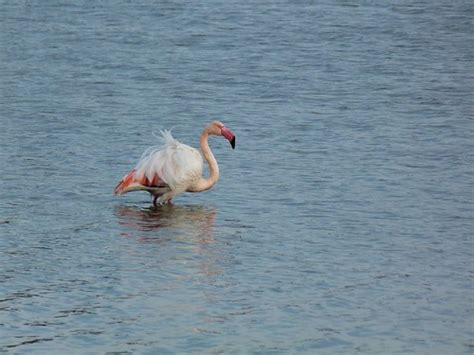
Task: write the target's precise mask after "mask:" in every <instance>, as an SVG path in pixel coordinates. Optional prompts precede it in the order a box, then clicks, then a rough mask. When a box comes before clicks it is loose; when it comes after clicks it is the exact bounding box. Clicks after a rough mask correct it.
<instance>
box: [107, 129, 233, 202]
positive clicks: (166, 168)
mask: <svg viewBox="0 0 474 355" xmlns="http://www.w3.org/2000/svg"><path fill="white" fill-rule="evenodd" d="M161 134H162V137H161V140H162V142H163V145H161V146H155V147H150V148H148V149H147V150H145V152H144V153H143V155H142V157H141V158H140V160H139V161H138V163H137V164H136V165H135V168H133V169H132V170H131V171H130V172H129V173H128V174H127V175H125V176H124V177H123V178H122V180H121V181H120V182H119V183H118V185H117V186H116V187H115V189H114V193H115V195H123V194H125V193H127V192H130V191H138V190H144V191H148V192H149V193H150V195H151V198H152V202H153V205H154V206H156V205H157V204H168V203H171V200H172V198H173V197H174V196H176V195H178V194H180V193H182V192H202V191H206V190H209V189H210V188H211V187H213V186H214V184H215V183H216V182H217V180H218V179H219V166H218V165H217V161H216V158H214V155H213V154H212V151H211V149H210V148H209V143H208V139H209V136H210V135H215V136H223V137H224V138H225V139H227V140H228V141H229V142H230V145H231V146H232V149H234V148H235V135H234V133H232V131H231V130H230V129H229V128H227V127H225V126H224V124H223V123H222V122H219V121H214V122H211V123H209V125H207V127H206V128H204V130H203V132H202V134H201V139H200V146H201V152H202V154H203V155H204V159H206V161H207V163H208V165H209V177H208V178H204V177H203V176H202V171H203V157H202V155H201V153H199V151H198V150H197V149H195V148H192V147H190V146H188V145H186V144H183V143H180V142H178V141H177V140H176V139H174V138H173V136H172V135H171V132H170V131H167V130H164V131H161Z"/></svg>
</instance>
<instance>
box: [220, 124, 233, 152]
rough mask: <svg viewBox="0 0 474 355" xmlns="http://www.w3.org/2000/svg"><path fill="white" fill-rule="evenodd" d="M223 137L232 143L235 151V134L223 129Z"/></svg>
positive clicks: (225, 128)
mask: <svg viewBox="0 0 474 355" xmlns="http://www.w3.org/2000/svg"><path fill="white" fill-rule="evenodd" d="M221 132H222V135H223V136H224V138H225V139H227V140H228V141H229V142H230V145H231V146H232V149H235V134H234V133H232V131H231V130H230V129H228V128H227V127H223V128H221Z"/></svg>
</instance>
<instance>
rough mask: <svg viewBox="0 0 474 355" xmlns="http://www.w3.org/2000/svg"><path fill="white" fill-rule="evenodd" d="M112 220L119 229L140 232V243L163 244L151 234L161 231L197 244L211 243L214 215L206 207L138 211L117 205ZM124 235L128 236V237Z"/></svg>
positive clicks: (171, 206) (148, 208)
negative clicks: (189, 239)
mask: <svg viewBox="0 0 474 355" xmlns="http://www.w3.org/2000/svg"><path fill="white" fill-rule="evenodd" d="M115 216H116V217H117V219H118V223H119V224H120V225H121V226H124V227H127V228H129V229H132V230H135V231H139V232H141V233H139V234H140V236H139V237H138V239H139V240H140V241H142V242H156V243H160V242H162V241H163V239H162V238H160V235H159V234H156V233H153V232H154V231H155V232H156V231H160V230H161V231H163V232H165V231H166V230H168V231H173V232H179V234H180V235H186V236H187V237H188V238H191V239H194V242H198V243H209V242H212V241H213V240H214V237H213V226H214V223H215V216H216V211H215V210H214V209H211V208H208V207H203V206H199V205H192V206H186V205H184V206H175V205H166V206H158V207H146V208H141V207H137V206H127V205H119V206H117V207H116V208H115ZM150 232H151V233H150ZM172 234H176V233H172ZM124 235H126V236H130V235H129V234H128V233H124ZM161 236H163V235H161Z"/></svg>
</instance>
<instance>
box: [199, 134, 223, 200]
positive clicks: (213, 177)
mask: <svg viewBox="0 0 474 355" xmlns="http://www.w3.org/2000/svg"><path fill="white" fill-rule="evenodd" d="M208 140H209V132H208V130H207V128H206V129H204V131H203V132H202V135H201V140H200V145H201V151H202V154H203V155H204V159H206V161H207V164H208V165H209V177H208V178H207V179H204V178H201V179H200V180H199V182H198V184H197V186H196V192H199V191H206V190H209V189H210V188H211V187H212V186H214V184H215V183H216V182H217V180H219V166H218V165H217V161H216V158H214V154H212V151H211V148H209V142H208Z"/></svg>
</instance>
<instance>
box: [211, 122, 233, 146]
mask: <svg viewBox="0 0 474 355" xmlns="http://www.w3.org/2000/svg"><path fill="white" fill-rule="evenodd" d="M208 129H209V133H210V134H215V135H216V136H223V137H224V138H225V139H227V140H228V141H229V142H230V145H231V146H232V149H235V134H234V133H233V132H232V131H231V130H230V129H229V128H227V127H226V126H224V124H223V123H222V122H219V121H214V122H212V123H211V124H210V125H209V126H208Z"/></svg>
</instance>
